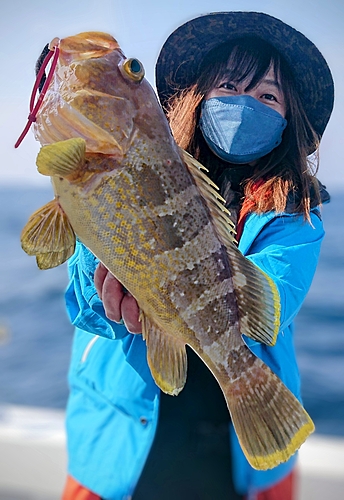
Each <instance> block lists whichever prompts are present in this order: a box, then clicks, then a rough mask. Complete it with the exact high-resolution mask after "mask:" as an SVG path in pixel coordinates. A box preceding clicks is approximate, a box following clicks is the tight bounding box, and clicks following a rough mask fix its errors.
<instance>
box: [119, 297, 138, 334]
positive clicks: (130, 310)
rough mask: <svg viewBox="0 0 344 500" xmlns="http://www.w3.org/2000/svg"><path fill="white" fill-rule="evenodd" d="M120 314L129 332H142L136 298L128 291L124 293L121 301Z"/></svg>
mask: <svg viewBox="0 0 344 500" xmlns="http://www.w3.org/2000/svg"><path fill="white" fill-rule="evenodd" d="M121 314H122V318H123V321H124V324H125V326H126V328H127V330H128V331H129V332H130V333H142V324H141V322H140V321H139V316H140V308H139V306H138V303H137V302H136V299H134V297H133V296H132V295H130V293H127V294H125V296H124V297H123V300H122V303H121Z"/></svg>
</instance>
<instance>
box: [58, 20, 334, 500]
mask: <svg viewBox="0 0 344 500" xmlns="http://www.w3.org/2000/svg"><path fill="white" fill-rule="evenodd" d="M156 77H157V89H158V93H159V97H160V100H161V102H162V105H163V106H164V108H165V109H166V113H167V116H168V119H169V122H170V125H171V129H172V131H173V134H174V137H175V139H176V141H177V143H178V144H179V145H180V146H181V147H183V148H185V149H186V150H187V151H189V152H190V153H191V154H193V155H194V156H195V157H196V158H197V159H199V160H200V161H201V162H202V163H203V164H204V165H205V166H206V167H207V168H208V169H209V175H210V177H211V178H212V179H213V180H214V181H215V182H216V183H217V184H218V185H219V186H220V188H221V191H222V194H223V196H224V197H225V199H226V202H227V205H228V207H229V208H230V211H231V213H232V217H233V218H234V220H235V222H236V224H237V238H238V241H239V249H240V250H241V251H242V253H243V254H244V255H246V256H247V258H248V259H250V260H252V261H253V262H254V263H255V264H256V265H257V266H258V267H260V268H261V269H262V270H263V271H265V273H267V274H268V275H269V276H270V277H271V278H272V279H273V281H274V282H275V284H276V286H277V288H278V291H279V295H280V301H281V317H282V322H281V332H280V335H279V336H278V340H277V343H276V345H275V346H274V347H267V346H265V345H262V344H260V343H258V342H253V341H251V340H249V339H246V342H247V344H248V345H249V347H250V348H251V349H252V351H253V352H254V353H255V354H256V355H257V356H258V357H260V358H261V359H262V360H263V361H264V362H265V363H266V364H268V365H269V366H270V368H272V370H273V371H274V372H275V373H276V374H277V375H278V376H279V377H280V378H281V379H282V380H283V381H284V383H285V384H286V385H287V386H288V387H289V388H290V389H291V391H292V392H293V393H294V394H295V395H296V396H297V397H298V398H300V381H299V375H298V369H297V364H296V360H295V353H294V347H293V320H294V318H295V316H296V314H297V312H298V311H299V309H300V307H301V304H302V302H303V300H304V298H305V296H306V294H307V291H308V289H309V287H310V284H311V281H312V278H313V275H314V272H315V269H316V265H317V261H318V256H319V251H320V244H321V241H322V239H323V236H324V231H323V227H322V222H321V217H320V212H319V208H318V207H319V205H320V204H321V203H322V202H324V201H328V199H329V197H328V194H327V193H326V191H325V190H324V189H323V187H322V186H321V184H320V183H318V181H317V180H316V178H315V177H314V172H312V164H311V163H310V161H309V158H308V155H309V154H311V153H313V152H315V151H316V150H317V147H318V143H319V140H320V138H321V135H322V134H323V132H324V129H325V127H326V124H327V122H328V120H329V117H330V114H331V111H332V106H333V81H332V78H331V74H330V71H329V69H328V67H327V64H326V62H325V60H324V59H323V57H322V56H321V54H320V53H319V51H318V50H317V49H316V47H315V46H314V45H313V44H312V43H311V42H310V41H309V40H308V39H307V38H305V37H304V36H303V35H302V34H301V33H299V32H297V31H295V30H294V29H293V28H291V27H289V26H287V25H286V24H284V23H282V22H281V21H279V20H277V19H275V18H273V17H271V16H268V15H266V14H261V13H254V12H227V13H215V14H210V15H206V16H202V17H199V18H196V19H194V20H192V21H190V22H188V23H186V24H184V25H182V26H181V27H179V28H178V29H177V30H176V31H175V32H174V33H172V35H171V36H170V37H169V38H168V40H167V41H166V43H165V44H164V46H163V48H162V50H161V53H160V56H159V59H158V62H157V68H156ZM314 170H316V168H315V169H314ZM69 267H70V274H71V281H70V285H69V288H68V291H67V294H66V299H67V308H68V311H69V314H70V317H71V320H72V322H73V324H74V325H75V326H76V327H77V328H76V335H75V340H74V348H73V355H72V363H71V369H70V385H71V393H70V398H69V404H68V412H67V431H68V452H69V473H70V478H69V481H68V483H67V486H66V490H65V493H64V499H66V500H67V499H69V498H73V499H79V498H84V499H86V498H87V499H91V498H92V499H99V498H103V499H109V500H110V499H124V498H131V495H133V498H134V500H143V499H148V498H149V499H150V500H154V499H164V500H168V499H169V498H180V499H183V498H188V499H212V500H214V499H221V500H222V499H239V498H243V495H245V496H246V497H247V498H250V499H252V498H257V499H259V500H263V499H265V500H273V499H278V500H291V499H292V498H293V487H292V479H293V474H292V471H293V468H294V465H295V456H294V457H292V458H291V459H290V460H289V461H288V462H286V463H284V464H282V465H280V466H278V467H276V468H275V469H272V470H269V471H264V472H262V471H256V470H254V469H252V468H251V467H250V465H249V464H248V462H247V461H246V459H245V457H244V455H243V453H242V451H241V449H240V447H239V444H238V441H237V439H236V436H235V434H234V433H233V432H232V431H229V430H228V429H229V425H228V424H229V416H228V411H227V408H226V407H225V404H224V400H223V397H222V394H221V393H220V390H219V388H218V386H217V383H216V382H215V381H214V379H213V377H212V376H211V375H210V374H209V372H208V370H207V369H206V368H205V367H204V365H203V364H202V362H200V361H199V360H198V358H197V357H196V356H195V355H193V354H192V353H191V352H190V351H189V352H188V359H189V371H188V381H187V384H186V386H185V388H184V390H183V391H182V393H181V394H180V395H179V396H178V397H177V398H171V397H169V396H164V395H162V396H160V394H159V390H158V388H157V387H156V386H155V384H154V382H153V380H152V378H151V376H150V373H149V369H148V367H147V365H146V361H145V345H144V342H143V341H142V338H141V335H131V334H130V333H129V332H132V333H141V324H140V322H139V315H138V312H139V310H138V305H137V303H136V301H135V299H134V298H133V297H131V296H130V295H129V294H128V293H126V292H125V291H124V290H123V289H122V287H121V285H120V283H119V282H118V281H117V280H116V279H115V278H114V277H113V276H112V275H111V274H110V273H109V272H107V270H106V269H105V268H104V267H103V266H102V265H101V264H98V262H97V260H96V259H95V257H94V256H93V255H92V254H90V253H89V252H88V251H87V250H86V248H85V247H83V246H82V245H79V246H78V248H77V251H76V253H75V255H74V256H73V257H72V258H71V260H70V263H69ZM100 299H101V300H100ZM120 323H122V324H120ZM123 323H124V324H123ZM94 334H96V335H97V336H94ZM106 337H107V338H115V340H113V341H109V340H108V339H107V338H106ZM159 401H160V414H159V423H158V409H159ZM153 441H154V443H153ZM152 443H153V444H152ZM232 473H233V478H234V481H233V480H232ZM81 485H82V486H81ZM92 492H96V493H92ZM79 495H80V496H79ZM82 495H84V496H82Z"/></svg>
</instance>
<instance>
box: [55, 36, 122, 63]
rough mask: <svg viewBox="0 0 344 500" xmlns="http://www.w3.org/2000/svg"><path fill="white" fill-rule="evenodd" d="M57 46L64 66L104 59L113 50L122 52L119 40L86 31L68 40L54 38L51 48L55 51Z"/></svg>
mask: <svg viewBox="0 0 344 500" xmlns="http://www.w3.org/2000/svg"><path fill="white" fill-rule="evenodd" d="M56 46H58V47H59V49H60V61H61V62H62V63H64V64H70V63H71V62H72V61H81V60H85V59H91V58H97V57H103V56H105V55H107V54H109V53H110V52H112V51H113V50H120V46H119V44H118V42H117V40H116V39H115V38H113V36H111V35H109V34H108V33H103V32H101V31H85V32H83V33H79V34H78V35H73V36H69V37H67V38H62V39H59V38H54V39H53V40H52V41H51V42H50V44H49V48H50V50H53V48H54V47H56Z"/></svg>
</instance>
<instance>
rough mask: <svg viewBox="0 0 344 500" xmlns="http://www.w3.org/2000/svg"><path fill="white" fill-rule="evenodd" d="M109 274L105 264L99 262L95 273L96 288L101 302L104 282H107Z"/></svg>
mask: <svg viewBox="0 0 344 500" xmlns="http://www.w3.org/2000/svg"><path fill="white" fill-rule="evenodd" d="M107 273H108V270H107V269H106V267H105V266H104V264H102V263H101V262H99V264H98V266H97V268H96V270H95V273H94V286H95V287H96V290H97V294H98V296H99V298H100V300H101V299H102V291H103V283H104V280H105V277H106V275H107Z"/></svg>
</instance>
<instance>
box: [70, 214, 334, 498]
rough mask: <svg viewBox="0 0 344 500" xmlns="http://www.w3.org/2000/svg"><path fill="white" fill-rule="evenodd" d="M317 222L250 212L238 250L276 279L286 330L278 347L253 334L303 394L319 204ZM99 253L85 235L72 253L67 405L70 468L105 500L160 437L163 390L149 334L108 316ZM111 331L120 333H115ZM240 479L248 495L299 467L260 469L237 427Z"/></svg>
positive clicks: (260, 351)
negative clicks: (300, 336)
mask: <svg viewBox="0 0 344 500" xmlns="http://www.w3.org/2000/svg"><path fill="white" fill-rule="evenodd" d="M311 222H312V225H311V224H309V223H308V222H305V221H304V219H303V216H300V215H295V214H289V213H284V214H279V215H276V214H275V213H273V212H269V213H267V214H264V215H257V214H250V215H249V216H248V218H247V220H246V223H245V226H244V230H243V234H242V237H241V239H240V245H239V248H240V250H241V251H242V253H243V254H244V255H246V256H247V257H248V258H249V259H251V260H252V261H253V262H254V263H255V264H256V265H257V266H259V267H260V268H261V269H263V270H264V271H265V272H266V273H267V274H268V275H269V276H270V277H271V278H272V279H273V280H274V282H275V283H276V285H277V287H278V290H279V294H280V299H281V329H280V332H279V335H278V339H277V343H276V345H275V346H274V347H267V346H265V345H263V344H260V343H258V342H254V341H252V340H251V339H248V338H245V341H246V342H247V344H248V345H249V347H250V348H251V349H252V351H253V352H254V353H255V354H256V355H257V356H259V357H260V358H261V359H262V360H263V361H264V362H265V363H266V364H267V365H269V366H270V368H271V369H272V370H273V371H274V372H275V373H276V374H277V375H278V376H279V377H280V378H281V379H282V380H283V381H284V383H285V384H286V385H287V386H288V387H289V389H290V390H291V391H292V392H293V393H294V394H295V395H296V397H298V398H299V399H300V377H299V371H298V367H297V363H296V358H295V351H294V344H293V334H294V328H293V320H294V318H295V316H296V314H297V313H298V311H299V310H300V307H301V305H302V302H303V300H304V298H305V296H306V294H307V292H308V290H309V287H310V285H311V282H312V279H313V275H314V273H315V269H316V266H317V262H318V258H319V252H320V245H321V241H322V239H323V237H324V231H323V226H322V222H321V219H320V214H319V210H318V209H314V210H313V211H312V214H311ZM97 264H98V261H97V259H96V258H95V257H94V256H93V255H92V254H91V253H90V252H89V251H88V250H87V249H86V248H85V247H84V246H83V245H82V244H80V243H78V245H77V248H76V252H75V254H74V255H73V257H72V258H71V259H70V261H69V271H70V284H69V286H68V289H67V292H66V303H67V310H68V313H69V315H70V318H71V321H72V323H73V324H74V325H75V327H76V332H75V338H74V343H73V350H72V359H71V367H70V372H69V383H70V397H69V401H68V406H67V423H66V425H67V435H68V457H69V466H68V472H69V474H71V475H72V476H73V477H74V478H75V479H77V480H78V481H79V482H80V483H81V484H83V485H85V486H86V487H88V488H89V489H91V490H93V491H94V492H96V493H98V494H99V495H101V496H102V497H103V498H104V499H106V500H124V499H129V498H130V497H131V495H132V494H133V491H134V489H135V486H136V484H137V481H138V479H139V477H140V474H141V472H142V469H143V466H144V464H145V461H146V458H147V456H148V453H149V451H150V447H151V444H152V441H153V439H154V435H155V430H156V426H157V420H158V408H159V389H158V388H157V386H156V385H155V383H154V381H153V379H152V377H151V374H150V371H149V368H148V365H147V362H146V346H145V343H144V341H143V340H142V336H141V335H132V334H130V333H128V332H127V330H126V328H125V327H124V326H122V325H118V324H116V323H113V322H111V321H110V320H108V319H107V318H106V316H105V314H104V309H103V306H102V302H101V301H100V300H99V298H98V296H97V293H96V290H95V288H94V284H93V275H94V271H95V268H96V266H97ZM109 339H112V340H109ZM231 441H232V451H233V463H234V470H233V474H234V482H235V485H236V488H237V490H238V492H240V493H243V494H244V493H248V492H250V493H251V492H254V491H256V490H260V489H264V488H266V487H269V486H271V485H273V484H274V483H276V482H278V481H279V480H280V479H282V478H283V477H284V476H285V475H287V474H288V473H289V472H290V470H291V469H292V468H293V466H294V464H295V460H296V456H294V457H292V458H291V459H290V460H289V461H288V462H286V463H284V464H281V465H280V466H278V467H276V468H275V469H272V470H269V471H256V470H254V469H253V468H252V467H251V466H250V465H249V464H248V462H247V460H246V458H245V457H244V455H243V453H242V451H241V448H240V446H239V443H238V440H237V438H236V436H235V434H234V431H233V439H232V440H231Z"/></svg>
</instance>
